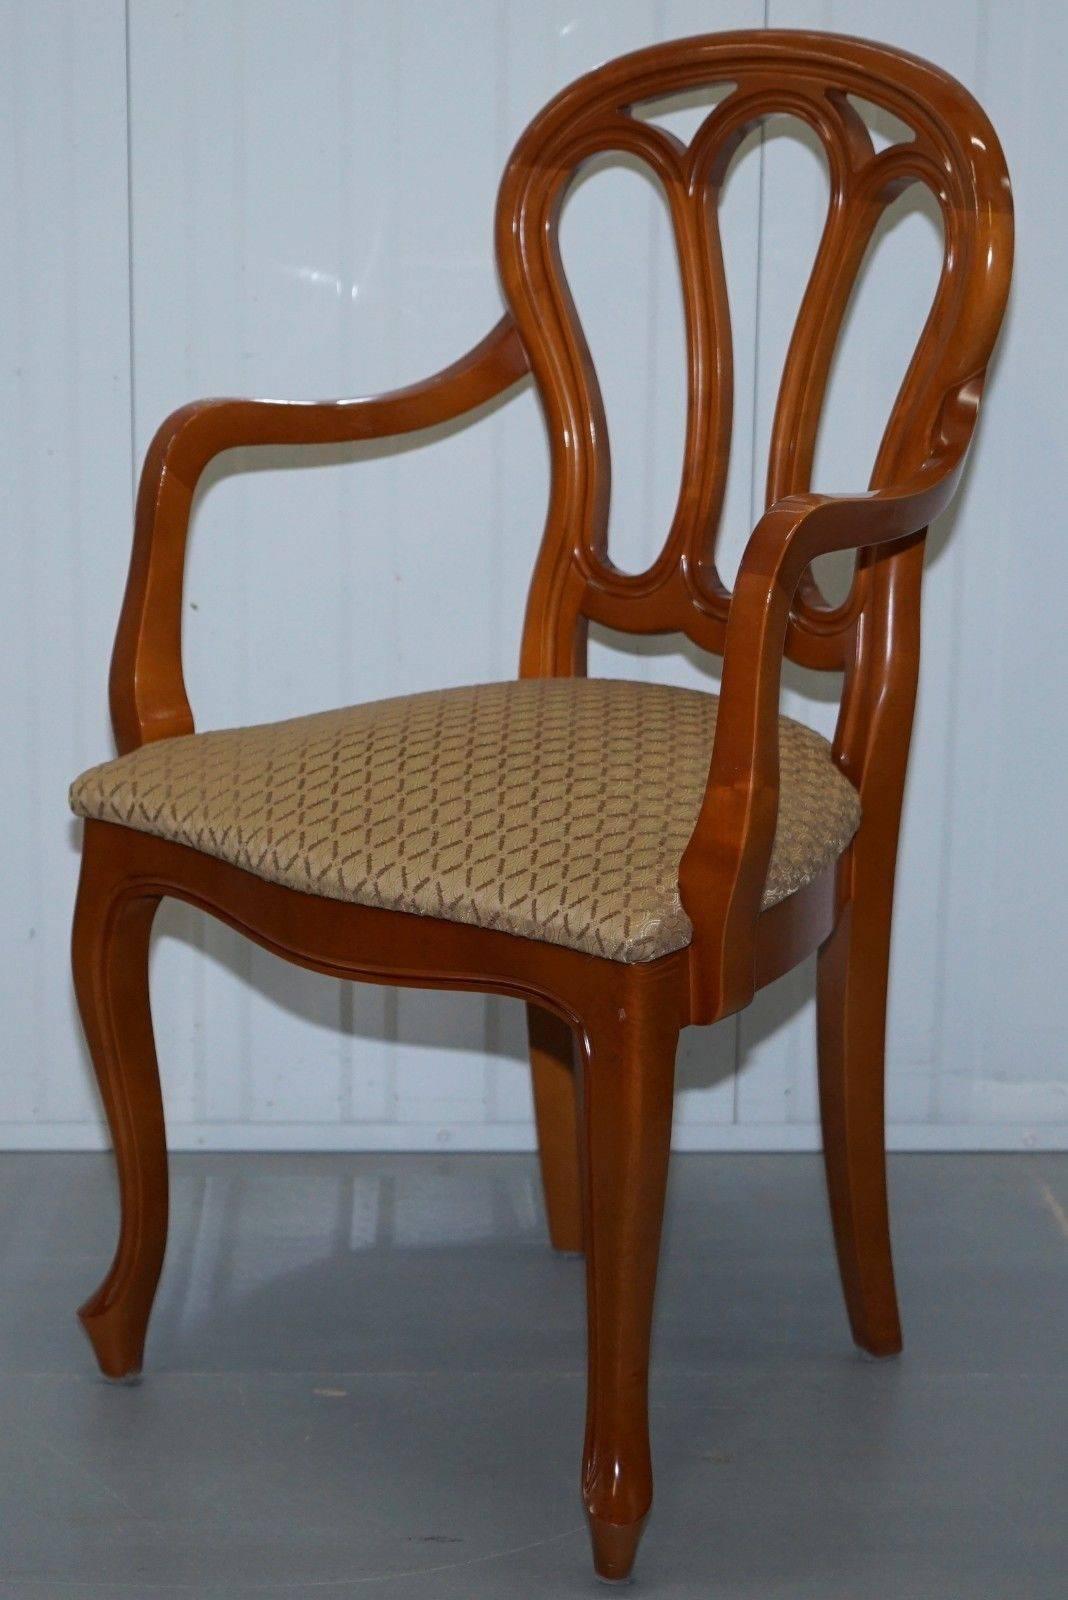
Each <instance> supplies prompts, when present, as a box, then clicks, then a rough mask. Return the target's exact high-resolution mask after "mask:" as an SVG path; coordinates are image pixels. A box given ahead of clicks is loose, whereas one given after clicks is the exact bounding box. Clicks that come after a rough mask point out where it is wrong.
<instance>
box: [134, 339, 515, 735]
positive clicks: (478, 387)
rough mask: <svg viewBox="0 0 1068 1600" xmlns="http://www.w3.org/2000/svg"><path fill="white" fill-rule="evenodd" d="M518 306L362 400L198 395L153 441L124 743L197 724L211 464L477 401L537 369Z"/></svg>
mask: <svg viewBox="0 0 1068 1600" xmlns="http://www.w3.org/2000/svg"><path fill="white" fill-rule="evenodd" d="M529 368H530V363H529V360H528V357H527V353H526V350H525V349H524V347H523V344H522V342H521V340H520V338H519V334H518V332H517V331H516V328H515V324H514V323H513V321H512V319H511V317H510V316H505V317H503V318H502V319H501V321H500V322H499V323H498V324H497V326H496V327H495V328H494V329H493V330H492V332H490V333H489V334H488V335H487V336H486V338H485V339H483V340H482V342H481V343H480V344H477V345H475V347H474V348H473V349H472V350H470V351H468V353H467V354H466V355H464V356H462V357H461V358H460V360H459V361H456V362H454V363H453V364H452V366H449V367H445V368H444V369H443V370H442V371H441V372H438V373H436V374H435V375H434V376H433V377H430V378H427V379H425V380H424V381H423V382H421V383H416V384H412V385H411V386H410V387H408V388H404V389H396V390H394V391H392V392H391V393H389V394H385V395H379V396H374V397H371V398H367V399H358V400H330V401H319V400H307V401H305V400H297V401H283V400H229V399H219V400H197V401H194V402H193V403H192V404H190V405H186V406H183V407H182V408H181V409H180V410H178V411H175V412H174V413H173V414H172V415H171V416H169V417H168V418H167V420H166V421H165V422H164V423H163V425H162V427H161V428H160V429H159V431H158V432H157V434H156V436H155V438H154V439H153V440H152V443H151V444H150V446H149V448H148V454H147V455H146V457H145V464H144V469H143V471H142V473H141V481H140V486H139V488H138V493H137V507H136V512H135V517H134V539H133V551H132V554H131V558H130V570H129V575H128V578H127V582H126V593H125V596H124V599H123V604H122V612H121V615H120V618H119V626H118V631H117V633H116V636H115V647H114V651H113V653H112V658H111V675H110V680H109V697H110V703H111V720H112V725H113V727H114V730H115V740H116V743H117V745H118V748H119V751H120V753H125V752H126V751H127V750H134V749H136V748H137V747H138V746H139V745H142V744H146V743H148V742H149V741H150V740H153V739H166V738H171V737H173V736H175V735H177V734H185V733H192V732H193V715H192V712H191V710H190V708H189V701H188V698H187V696H186V691H185V681H184V678H183V674H182V585H183V577H184V571H185V549H186V541H187V537H188V532H189V515H190V510H191V508H192V503H193V495H194V493H195V491H196V487H197V483H198V481H199V479H200V476H201V474H202V473H203V471H204V468H205V467H206V466H207V465H208V463H209V461H211V460H212V459H213V457H215V456H217V455H220V454H221V453H222V452H223V451H225V450H233V449H236V448H238V447H240V446H247V445H279V444H284V445H301V444H344V443H352V442H356V441H358V440H361V439H379V438H386V437H389V436H392V435H396V434H403V433H412V432H415V431H416V430H418V429H420V428H428V427H431V426H433V425H434V424H436V423H441V422H449V421H451V420H452V419H453V418H455V417H459V416H462V415H463V414H464V413H465V412H468V411H473V410H474V409H476V408H477V407H478V406H481V405H483V404H484V403H485V402H486V401H488V400H492V399H493V398H494V396H495V395H498V394H501V393H502V392H503V391H504V390H506V389H508V388H511V386H512V385H513V384H514V383H516V382H518V380H519V379H520V378H521V377H523V375H524V374H525V373H526V372H528V371H529Z"/></svg>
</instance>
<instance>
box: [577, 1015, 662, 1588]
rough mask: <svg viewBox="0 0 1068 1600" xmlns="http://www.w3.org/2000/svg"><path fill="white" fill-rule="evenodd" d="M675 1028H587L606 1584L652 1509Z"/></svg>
mask: <svg viewBox="0 0 1068 1600" xmlns="http://www.w3.org/2000/svg"><path fill="white" fill-rule="evenodd" d="M678 1033H679V1029H678V1025H677V1021H676V1020H675V1018H674V1017H673V1016H670V1015H665V1014H663V1012H662V1011H661V1010H660V1009H659V1008H657V1007H656V1005H655V1004H646V1005H644V1006H643V1005H641V1004H639V1005H637V1006H628V1005H627V1004H621V1005H619V1006H611V1007H607V1006H606V1007H605V1010H604V1013H603V1014H602V1015H600V1016H599V1017H597V1018H596V1019H595V1020H593V1021H592V1022H589V1023H587V1026H586V1032H585V1038H584V1041H583V1044H584V1057H585V1059H584V1081H583V1094H582V1131H583V1137H584V1141H585V1160H584V1162H583V1164H582V1165H583V1225H584V1239H585V1247H586V1292H587V1318H588V1320H587V1329H588V1333H587V1338H588V1362H589V1375H588V1390H587V1401H586V1444H585V1452H584V1456H583V1471H582V1495H583V1501H584V1504H585V1507H586V1512H587V1515H588V1517H589V1523H590V1533H591V1536H592V1540H593V1556H594V1565H595V1566H596V1569H597V1572H598V1573H599V1575H600V1576H601V1577H602V1578H609V1579H621V1578H625V1577H626V1576H627V1575H628V1573H629V1572H630V1569H631V1566H632V1564H633V1561H634V1557H635V1553H636V1551H637V1548H638V1541H639V1539H640V1538H641V1533H642V1527H643V1525H644V1522H645V1518H646V1514H647V1513H648V1510H649V1506H650V1504H651V1501H652V1494H653V1478H652V1466H651V1461H650V1452H649V1419H648V1372H649V1336H650V1327H651V1322H652V1312H653V1294H654V1290H655V1287H656V1272H657V1261H658V1257H659V1253H660V1227H661V1221H662V1218H663V1210H664V1190H665V1183H666V1179H667V1170H668V1155H669V1149H670V1143H671V1114H672V1100H673V1092H674V1080H675V1050H676V1045H677V1042H678Z"/></svg>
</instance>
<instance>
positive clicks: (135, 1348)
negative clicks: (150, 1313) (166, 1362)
mask: <svg viewBox="0 0 1068 1600" xmlns="http://www.w3.org/2000/svg"><path fill="white" fill-rule="evenodd" d="M103 1296H104V1288H103V1286H102V1287H101V1288H100V1289H98V1290H97V1292H96V1294H94V1295H93V1296H91V1298H90V1299H88V1300H87V1301H86V1302H85V1304H84V1305H83V1306H79V1308H78V1321H79V1322H80V1323H81V1325H82V1327H83V1329H84V1330H85V1334H86V1337H87V1338H88V1340H89V1343H90V1344H91V1345H92V1347H93V1354H94V1355H95V1356H96V1364H97V1366H98V1367H99V1368H100V1371H101V1373H102V1374H103V1376H104V1377H105V1378H107V1379H109V1380H110V1381H111V1382H112V1383H137V1382H138V1381H139V1380H140V1377H141V1366H142V1362H143V1360H144V1346H145V1325H146V1323H147V1318H145V1317H142V1316H141V1315H140V1314H135V1315H134V1316H133V1317H131V1315H130V1312H129V1309H128V1308H124V1307H123V1306H121V1305H118V1304H112V1305H110V1306H109V1305H105V1304H102V1300H103Z"/></svg>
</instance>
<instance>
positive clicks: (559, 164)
mask: <svg viewBox="0 0 1068 1600" xmlns="http://www.w3.org/2000/svg"><path fill="white" fill-rule="evenodd" d="M716 85H721V86H722V85H727V86H729V92H728V93H727V95H726V98H724V99H722V100H721V101H720V102H719V104H718V105H717V106H716V107H715V109H714V110H712V111H711V112H710V114H709V115H708V116H707V118H706V119H705V121H704V122H703V124H702V125H701V127H700V129H699V130H698V132H697V134H696V136H695V137H694V139H693V140H692V141H691V143H690V144H689V145H688V146H687V145H683V144H682V143H681V142H680V141H679V140H678V139H676V138H675V137H674V136H673V135H672V134H670V133H669V132H667V131H665V130H664V129H662V128H659V127H657V126H655V125H653V124H652V123H650V122H646V121H642V120H641V119H640V117H638V116H636V115H635V111H636V110H637V109H638V108H640V107H641V105H642V104H643V102H648V101H654V100H655V101H660V100H662V99H664V98H666V97H669V96H671V95H673V94H682V93H685V92H687V91H692V90H696V89H700V88H703V87H712V86H716ZM849 96H856V97H858V98H861V99H863V100H865V101H868V102H872V103H874V104H876V105H878V106H881V107H883V108H885V109H886V110H888V111H890V112H892V113H893V114H894V115H895V116H896V117H897V118H899V119H900V120H901V121H903V122H904V123H906V124H907V125H908V127H909V128H910V129H911V130H912V133H913V137H912V139H911V140H909V141H908V142H903V143H898V144H894V145H891V146H890V147H889V148H887V149H884V150H882V151H880V152H876V150H875V148H874V146H873V144H872V141H871V138H870V136H869V133H868V130H867V127H866V125H865V123H864V121H863V119H862V117H861V116H860V115H859V113H858V112H857V110H856V109H855V107H854V105H853V104H852V102H851V100H850V99H849ZM783 112H785V113H789V114H791V115H793V116H796V117H799V118H801V119H803V120H804V121H805V122H806V123H808V124H809V125H810V126H811V127H812V128H813V129H814V130H815V132H816V134H817V135H818V137H819V138H820V140H821V141H822V144H823V146H824V149H825V151H826V154H827V160H828V166H829V173H830V201H829V206H828V211H827V218H826V222H825V225H824V229H823V235H822V239H821V242H820V245H819V248H818V250H817V252H816V256H815V260H814V262H813V265H812V269H811V273H810V276H809V279H808V283H807V287H806V289H805V292H804V295H803V298H802V302H801V308H800V312H799V315H798V319H797V324H796V327H795V329H794V333H793V337H792V339H791V342H790V345H789V348H788V351H787V354H786V359H785V364H784V368H783V375H782V381H781V386H780V389H779V395H778V404H777V406H776V410H775V415H774V422H773V427H772V435H771V448H770V457H769V463H768V478H767V497H768V503H769V504H771V503H772V502H773V501H775V500H777V499H779V498H780V497H782V496H783V495H787V494H793V493H798V492H803V491H806V490H808V489H809V488H810V487H811V484H810V476H811V471H812V462H813V454H814V450H815V441H816V432H817V427H818V424H819V416H820V411H821V407H822V404H823V399H824V392H825V389H826V385H827V379H828V373H829V370H830V365H831V360H832V357H833V353H834V348H835V344H836V340H837V337H838V333H839V330H840V327H841V324H842V319H843V316H844V313H845V309H846V306H847V303H848V300H849V296H850V293H851V291H852V289H853V285H854V283H855V280H856V277H857V273H858V271H859V269H860V265H861V262H862V260H863V258H864V255H865V251H866V249H867V247H868V244H869V242H870V240H871V237H872V234H873V231H874V229H875V227H876V224H877V223H878V221H879V218H880V216H881V215H882V213H883V211H884V209H885V208H886V206H887V205H888V204H889V203H890V202H891V201H892V200H894V199H895V198H896V196H897V195H899V194H900V193H901V192H902V190H903V189H904V188H905V187H906V186H907V185H909V184H910V183H914V182H919V183H923V184H926V185H927V187H928V188H929V189H930V190H931V191H932V192H933V194H934V195H935V196H936V198H937V201H938V204H939V206H940V209H941V213H942V218H943V224H944V231H945V251H944V257H943V266H942V272H941V278H940V281H939V284H938V288H937V291H936V293H935V297H934V301H933V304H932V307H931V311H930V314H929V316H928V318H927V322H926V324H925V326H924V328H923V331H922V333H921V336H920V339H919V343H918V345H917V347H916V350H915V353H914V355H913V358H912V361H911V363H910V365H909V367H908V370H907V372H906V375H905V378H904V380H903V382H902V385H901V388H900V390H899V392H898V396H897V399H896V401H895V404H894V407H893V411H892V413H891V416H890V419H889V421H888V423H887V426H886V429H885V432H884V434H883V439H882V444H881V447H880V450H879V453H878V457H877V460H876V462H875V465H874V469H873V471H872V473H871V478H870V486H871V487H873V488H879V487H886V486H889V485H891V484H893V483H899V482H902V481H903V480H904V479H906V478H908V477H910V476H912V475H913V474H914V473H915V472H916V471H918V470H919V469H920V468H921V467H923V466H924V465H925V464H927V463H931V462H933V461H937V460H939V459H942V458H944V459H945V460H946V462H947V464H948V463H949V462H950V461H951V460H952V459H953V458H954V457H955V456H957V455H959V454H960V453H961V452H962V451H963V450H964V448H965V447H966V445H967V441H968V436H969V434H970V430H971V425H972V420H973V418H974V413H975V407H976V403H977V401H978V396H979V390H980V388H981V385H982V379H983V373H984V369H985V366H986V362H987V360H988V358H989V354H990V351H991V349H992V346H993V342H994V339H995V337H996V333H997V328H998V324H999V322H1000V318H1001V311H1002V307H1003V303H1004V297H1005V291H1006V289H1007V283H1008V272H1009V256H1010V254H1011V202H1010V198H1009V190H1008V179H1007V175H1006V171H1005V165H1004V160H1003V158H1002V154H1001V150H1000V147H999V145H998V142H997V138H996V136H995V134H994V132H993V129H992V128H991V126H990V123H989V122H988V120H987V118H986V116H985V115H984V113H983V112H982V110H981V109H980V107H979V106H978V105H977V104H976V102H975V101H974V100H973V99H972V97H971V96H970V95H969V94H968V93H967V91H966V90H965V89H964V88H962V86H961V85H960V84H958V83H957V82H956V81H955V80H954V79H952V78H950V77H948V76H947V75H946V74H944V73H942V72H940V71H938V70H937V69H936V68H934V67H932V66H930V65H929V64H928V63H926V62H923V61H920V60H918V59H916V58H914V57H912V56H909V55H906V54H904V53H902V52H899V51H897V50H892V49H889V48H886V47H883V46H880V45H873V44H868V43H864V42H862V41H860V40H856V39H848V38H843V37H838V36H834V35H827V34H809V33H800V32H792V31H782V32H776V31H766V32H746V33H725V34H718V35H716V34H714V35H709V36H707V37H701V38H694V39H686V40H680V41H677V42H674V43H671V44H666V45H659V46H656V47H654V48H652V49H648V50H642V51H639V52H637V53H635V54H633V55H629V56H624V57H621V58H620V59H618V60H616V61H612V62H610V63H608V64H607V65H606V66H604V67H601V68H599V69H598V70H597V71H595V72H592V73H590V74H589V75H588V76H587V77H585V78H581V79H579V80H578V81H577V82H576V83H574V84H572V85H571V86H570V87H569V88H567V89H565V90H564V91H563V92H562V93H561V94H560V95H558V96H557V97H556V99H554V100H553V101H551V102H550V104H549V105H548V106H547V107H546V108H545V109H544V110H543V111H542V112H541V113H540V114H539V116H537V117H536V118H535V120H534V121H533V122H532V123H531V125H530V126H529V128H528V129H527V130H526V132H525V133H524V134H523V136H522V137H521V139H520V140H519V143H518V144H517V146H516V148H515V151H514V152H513V155H512V157H511V159H510V161H509V164H508V167H507V169H506V171H505V174H504V178H503V181H502V184H501V190H500V197H499V202H498V211H497V250H498V258H499V262H500V268H501V274H502V278H503V282H504V287H505V292H506V294H507V297H508V300H509V302H510V305H511V309H512V313H513V315H514V317H515V321H516V323H517V325H518V328H519V332H520V335H521V337H522V339H523V341H524V343H525V345H526V347H527V350H528V352H529V354H530V359H531V364H532V366H533V369H534V373H535V376H536V379H537V383H538V386H539V389H540V392H541V396H542V400H543V403H544V406H545V410H546V414H547V418H548V424H549V433H550V442H551V451H552V483H551V491H550V502H549V510H548V517H547V522H546V528H545V533H544V537H543V541H542V547H541V551H540V555H539V558H538V563H537V567H536V569H535V573H534V578H533V583H532V587H531V593H530V600H529V605H528V611H527V620H526V628H525V633H524V644H523V662H522V670H523V671H524V672H525V673H533V674H550V675H559V674H567V673H570V672H575V671H582V670H584V642H585V629H586V623H587V621H591V620H592V621H599V622H603V623H605V624H607V625H609V626H611V627H614V628H618V629H622V630H624V631H627V632H636V633H660V632H673V631H680V632H683V633H685V634H687V635H688V636H689V637H690V638H691V639H692V640H694V641H695V642H696V643H697V644H699V645H702V646H703V647H705V648H706V649H710V650H714V651H717V652H722V648H723V641H724V634H725V628H726V619H727V614H728V609H729V605H730V593H729V591H728V590H727V589H726V587H725V586H724V584H723V582H722V581H721V579H720V577H719V575H718V572H717V570H716V565H715V543H716V533H717V529H718V524H719V519H720V511H721V507H722V501H723V493H724V484H725V479H726V472H727V462H728V455H729V447H730V437H731V403H732V380H731V370H732V350H731V329H730V313H729V306H728V299H727V287H726V280H725V276H724V267H723V258H722V253H721V248H720V239H719V220H718V210H719V206H718V201H719V191H720V187H721V185H722V182H723V179H724V176H725V173H726V170H727V167H728V165H729V162H730V159H731V157H732V155H733V153H734V151H735V150H736V149H737V147H738V145H739V143H740V142H741V140H742V139H743V138H744V137H745V135H746V133H747V132H748V131H749V130H750V128H752V127H753V125H754V124H755V123H756V122H758V121H759V120H760V119H761V118H763V117H765V116H767V115H769V114H774V113H783ZM604 151H619V152H621V153H626V154H628V155H630V156H633V157H637V158H638V159H639V160H641V161H644V162H645V163H646V164H647V165H648V167H649V169H650V170H651V172H652V174H653V175H654V177H655V178H656V179H657V181H658V182H659V183H660V184H661V185H662V187H663V190H664V193H665V195H666V198H667V202H668V207H669V210H670V215H671V221H672V227H673V231H674V237H675V243H676V247H677V250H678V256H679V262H680V269H681V271H680V276H681V282H682V291H683V301H684V308H685V319H686V332H687V346H688V352H687V363H688V376H687V423H686V439H685V449H684V457H683V470H682V479H681V486H680V490H679V496H678V501H677V505H676V509H675V514H674V518H673V520H672V523H671V526H670V528H669V529H668V530H667V533H666V537H665V541H664V544H663V547H662V548H661V551H660V554H659V555H658V556H657V558H656V560H655V561H654V562H653V564H652V565H651V566H650V567H649V568H648V569H647V570H646V571H644V572H642V573H639V574H634V575H632V574H629V573H624V572H621V571H620V570H619V569H618V568H617V567H615V566H614V565H613V563H612V562H611V560H610V558H609V555H608V548H607V519H608V504H609V494H610V475H611V474H610V460H609V449H608V438H607V431H606V427H605V418H604V408H603V405H602V401H601V395H600V390H599V387H598V382H597V376H596V373H595V371H594V368H593V364H592V361H591V358H590V353H589V350H588V347H587V344H586V340H585V337H584V335H583V331H582V327H581V324H580V321H579V318H578V316H577V313H576V310H575V306H574V303H573V301H572V298H571V294H570V291H569V288H568V284H567V279H566V277H565V274H564V269H563V265H562V262H561V257H560V249H559V238H558V224H559V217H560V209H561V205H562V202H563V199H564V196H565V194H566V192H567V190H568V188H569V186H570V185H571V183H572V181H573V179H574V178H575V176H576V174H577V172H578V170H579V168H580V167H581V166H582V165H583V164H584V163H585V162H586V161H588V160H589V159H590V158H591V157H593V156H595V155H597V154H599V153H601V152H604ZM868 565H869V567H870V563H868ZM868 590H870V583H866V580H865V566H864V564H863V563H862V565H861V568H860V571H859V573H858V577H857V579H856V580H855V582H854V585H853V589H852V592H851V593H850V595H849V596H848V597H847V599H846V600H845V601H844V602H843V603H842V604H841V605H839V606H837V607H831V606H829V605H827V603H826V602H825V601H824V600H823V597H822V595H821V594H820V592H819V589H818V586H817V585H816V583H815V581H814V579H813V578H812V577H811V576H810V575H809V576H807V577H806V579H805V580H804V582H803V583H802V585H801V587H800V589H799V591H798V594H797V597H796V599H795V603H794V609H793V614H792V621H791V625H790V630H789V634H788V638H787V645H786V648H787V653H788V654H789V655H790V656H791V657H793V658H794V659H795V660H797V661H800V662H802V663H803V664H805V665H808V666H813V667H823V668H828V669H832V668H841V667H843V666H845V665H846V663H847V661H848V659H849V656H850V648H851V640H852V638H853V636H854V633H855V628H856V622H857V618H858V615H859V613H860V611H861V609H862V608H863V606H864V605H865V604H866V603H867V599H866V594H867V591H868Z"/></svg>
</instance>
